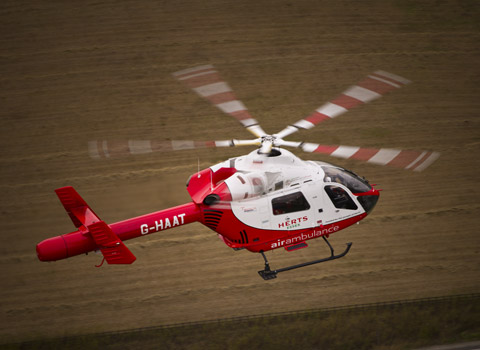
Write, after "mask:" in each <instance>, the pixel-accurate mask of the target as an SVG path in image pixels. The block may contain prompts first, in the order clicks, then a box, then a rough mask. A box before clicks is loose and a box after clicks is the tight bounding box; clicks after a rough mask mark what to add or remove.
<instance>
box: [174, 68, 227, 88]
mask: <svg viewBox="0 0 480 350" xmlns="http://www.w3.org/2000/svg"><path fill="white" fill-rule="evenodd" d="M182 81H183V82H184V83H185V84H186V85H187V86H188V87H190V88H192V89H193V88H197V87H200V86H204V85H208V84H213V83H220V82H223V81H222V79H221V78H220V75H218V74H217V72H212V74H205V75H200V76H198V77H193V78H190V79H186V80H182Z"/></svg>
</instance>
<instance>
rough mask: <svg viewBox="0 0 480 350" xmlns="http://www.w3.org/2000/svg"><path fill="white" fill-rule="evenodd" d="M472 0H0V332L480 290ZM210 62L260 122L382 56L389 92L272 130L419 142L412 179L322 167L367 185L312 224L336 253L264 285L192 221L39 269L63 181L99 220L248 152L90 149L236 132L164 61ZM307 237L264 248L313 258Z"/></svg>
mask: <svg viewBox="0 0 480 350" xmlns="http://www.w3.org/2000/svg"><path fill="white" fill-rule="evenodd" d="M479 23H480V16H479V6H478V3H477V2H475V1H462V2H457V1H422V2H419V1H404V0H390V1H380V0H379V1H369V2H366V1H363V2H361V3H360V2H358V1H355V0H344V1H318V0H300V1H283V0H280V1H266V0H265V1H264V0H260V1H258V0H256V1H233V0H232V1H231V0H214V1H194V0H185V1H163V2H153V1H111V0H110V1H83V2H81V3H78V2H65V1H59V2H51V1H43V2H38V1H37V2H30V1H18V0H17V1H3V2H2V4H1V5H0V33H1V35H0V40H1V41H0V42H1V45H0V62H1V65H0V70H1V74H0V80H1V84H2V87H1V89H0V98H1V109H0V110H1V111H0V114H1V119H0V123H1V124H0V125H1V133H2V137H1V138H0V146H1V147H0V162H1V167H0V181H1V182H0V191H1V192H0V193H1V196H2V202H1V205H0V206H1V207H0V219H1V222H2V229H1V236H0V261H1V265H0V266H1V274H2V275H1V276H2V288H1V290H0V300H1V304H0V305H1V306H0V312H1V315H2V318H1V323H0V329H1V332H0V336H1V338H0V339H1V340H2V341H15V340H26V339H31V338H36V337H45V336H61V335H70V334H78V333H86V332H97V331H107V330H116V329H128V328H135V327H143V326H150V325H159V324H170V323H177V322H186V321H196V320H204V319H214V318H224V317H234V316H241V315H249V314H261V313H270V312H280V311H289V310H298V309H307V308H319V307H328V306H339V305H347V304H358V303H368V302H376V301H389V300H395V299H409V298H417V297H428V296H439V295H449V294H459V293H469V292H479V291H480V251H479V250H480V248H479V246H480V238H479V237H480V236H479V234H478V233H479V229H478V226H479V223H480V222H479V218H478V216H477V215H478V210H479V207H480V204H479V201H478V197H479V195H480V191H479V186H478V180H479V176H478V173H479V171H480V162H479V151H480V132H479V131H480V120H479V117H478V113H479V105H480V102H479V98H478V97H479V95H480V89H479V86H480V75H479V69H478V62H479V45H478V43H479V42H480V38H479V36H480V35H479V26H478V24H479ZM210 63H211V64H214V65H215V66H216V67H217V68H218V69H219V70H220V72H221V74H222V76H223V77H224V78H225V79H226V80H227V81H228V82H229V83H230V85H231V86H232V87H233V88H234V89H235V91H236V93H237V95H238V97H239V98H240V99H241V100H242V101H243V102H244V103H245V104H246V105H247V106H248V107H249V109H250V111H251V113H252V114H253V115H255V117H256V118H257V119H258V120H259V121H260V122H261V123H262V126H263V127H264V129H266V130H267V131H268V132H272V133H274V132H276V131H279V130H280V129H282V128H283V127H284V126H285V125H286V124H287V123H292V122H295V121H297V120H298V119H300V118H302V117H304V116H306V115H308V114H309V113H310V112H311V111H313V110H314V109H315V108H317V107H318V106H320V105H321V104H322V103H323V102H325V101H328V100H329V99H330V98H332V97H335V96H336V94H338V93H339V92H341V91H342V90H343V89H344V88H346V87H348V86H349V85H351V84H354V83H355V82H357V81H359V80H360V79H362V78H363V77H364V76H365V75H366V74H368V73H370V72H372V71H374V70H377V69H382V70H386V71H390V72H393V73H396V74H398V75H401V76H404V77H406V78H408V79H411V80H412V81H413V83H412V84H411V85H409V86H408V87H406V88H404V89H401V90H399V91H396V92H394V93H392V94H390V95H388V96H386V97H384V98H382V99H381V100H378V101H375V102H374V103H372V104H369V105H366V106H363V107H361V108H359V109H356V110H353V111H351V112H349V113H348V114H346V115H345V116H342V117H339V118H337V119H335V120H333V121H328V122H325V123H323V124H322V125H321V126H318V127H317V128H314V129H312V130H309V131H304V132H301V133H297V134H295V135H292V137H290V138H289V139H290V140H305V141H310V142H319V143H323V144H347V145H358V146H364V147H392V148H401V149H420V150H421V149H429V150H435V151H438V152H441V154H442V155H441V157H440V159H439V160H438V161H437V162H436V163H434V164H433V165H432V166H431V167H430V168H428V169H427V170H426V171H424V172H422V173H413V172H409V171H403V170H397V169H390V168H386V167H380V166H375V165H368V164H363V163H359V162H356V161H342V160H332V159H328V158H326V157H322V156H320V155H311V154H302V153H301V152H300V153H299V152H296V153H297V154H298V155H299V156H301V157H302V158H304V159H318V160H326V161H333V162H336V163H337V164H339V165H342V166H346V167H348V168H351V169H353V170H355V171H356V172H357V173H359V174H361V175H363V176H365V177H366V178H368V179H370V180H371V181H372V182H373V183H377V184H379V186H380V187H381V188H383V189H384V192H382V198H381V200H380V202H379V204H378V205H377V207H376V209H375V210H374V212H373V213H372V215H371V216H370V217H368V218H367V219H365V220H364V221H363V222H362V223H361V224H360V225H358V226H357V225H356V226H355V227H351V228H349V229H347V230H344V231H341V232H339V233H337V234H336V235H334V236H332V237H331V242H332V244H333V245H334V246H336V247H338V250H341V249H342V248H343V247H344V243H345V242H349V241H352V242H353V247H352V250H351V252H350V253H349V255H348V256H347V257H346V258H343V259H340V260H337V261H335V262H329V263H326V264H323V265H317V266H313V267H308V268H304V269H301V270H297V271H295V272H286V273H284V274H282V275H280V276H279V278H278V279H277V280H274V281H269V282H264V281H263V280H261V279H260V278H259V276H258V275H257V272H256V271H257V270H259V269H260V268H261V267H262V258H261V257H260V256H259V255H257V254H252V253H249V252H246V251H240V252H234V251H233V250H231V249H229V248H227V247H226V246H225V245H224V244H223V243H222V242H221V241H220V240H219V239H218V238H217V237H216V235H215V233H214V232H212V231H210V230H209V229H207V228H205V227H203V226H202V225H200V224H192V225H190V226H185V227H181V228H177V229H174V230H170V231H166V232H163V233H161V234H154V235H151V236H148V237H143V238H140V239H137V240H134V241H130V242H128V243H127V245H128V247H129V248H130V249H131V250H132V252H133V253H134V254H135V255H136V256H137V261H136V262H135V263H134V264H133V265H131V266H103V267H102V268H99V269H97V268H95V267H94V265H95V264H98V263H99V262H100V261H101V257H100V256H98V255H96V254H90V255H88V256H80V257H76V258H72V259H68V260H65V261H60V262H56V263H41V262H39V261H38V260H37V258H36V254H35V245H36V243H38V242H39V241H41V240H43V239H46V238H48V237H51V236H54V235H58V234H62V233H66V232H69V231H72V230H73V228H74V227H73V226H72V224H71V222H70V220H69V218H68V216H67V215H66V214H65V212H64V210H63V208H62V206H61V204H60V203H59V201H58V199H57V198H56V196H55V194H54V193H53V190H54V189H55V188H57V187H61V186H66V185H73V186H74V187H75V188H76V189H77V190H78V191H79V193H80V194H81V195H82V196H84V198H85V199H86V201H87V202H88V203H90V204H91V206H92V207H93V208H94V210H95V211H96V212H97V213H98V214H99V215H100V216H101V217H102V219H104V220H105V221H107V222H115V221H119V220H123V219H126V218H129V217H133V216H137V215H140V214H144V213H148V212H151V211H155V210H159V209H163V208H166V207H169V206H173V205H177V204H181V203H184V202H186V201H188V200H189V196H188V194H187V192H186V190H185V181H186V179H187V178H188V176H189V175H190V174H191V173H193V172H195V171H196V170H197V159H199V161H200V166H201V167H202V168H205V167H207V166H209V165H210V164H213V163H216V162H218V161H221V160H224V159H227V158H229V157H232V156H234V155H239V154H244V153H247V152H248V151H249V149H248V148H238V149H216V150H196V151H180V152H175V153H165V154H151V155H142V156H137V157H126V158H122V159H117V160H109V161H93V160H92V159H90V158H89V156H88V152H87V147H86V144H87V142H88V141H89V140H92V139H119V140H122V139H126V138H130V139H157V140H168V139H180V140H181V139H191V140H215V139H217V140H218V139H220V140H221V139H230V138H247V137H249V134H248V133H247V132H245V131H244V130H243V129H242V128H241V126H239V124H238V123H237V122H236V121H235V120H233V119H232V118H230V117H228V116H225V115H223V114H221V113H220V112H219V111H218V110H216V109H215V108H213V107H212V106H210V105H209V104H208V103H207V102H205V101H204V100H202V99H200V98H199V97H198V96H196V95H195V94H194V93H192V92H191V91H189V90H187V88H185V87H184V86H183V85H182V84H180V83H178V82H177V81H176V80H175V79H174V78H173V77H172V76H171V75H170V74H171V73H172V72H175V71H177V70H180V69H184V68H188V67H193V66H195V65H200V64H210ZM327 253H328V251H327V249H326V248H325V247H324V245H323V243H322V242H321V241H315V242H312V244H310V247H309V248H308V249H302V250H300V251H297V252H294V253H287V252H285V251H284V250H277V251H274V252H272V253H270V254H269V258H270V259H271V263H272V265H273V266H274V267H280V266H284V265H287V264H289V263H294V262H300V261H304V260H310V259H314V258H317V257H320V256H324V255H325V254H327Z"/></svg>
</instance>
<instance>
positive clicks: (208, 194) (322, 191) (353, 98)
mask: <svg viewBox="0 0 480 350" xmlns="http://www.w3.org/2000/svg"><path fill="white" fill-rule="evenodd" d="M173 75H174V77H176V78H177V79H178V80H180V81H182V82H184V83H185V84H186V85H188V86H189V87H190V88H192V89H193V90H194V91H195V92H196V93H198V94H199V95H200V96H202V97H204V98H206V99H207V100H209V101H210V102H211V103H212V104H213V105H215V106H216V107H217V108H219V109H220V110H221V111H223V112H225V113H227V114H229V115H231V116H232V117H234V118H235V119H237V120H238V121H239V122H240V123H241V124H242V125H243V126H244V127H245V128H246V129H247V130H248V131H250V132H251V133H252V134H253V135H255V139H252V140H228V141H209V142H194V141H163V142H158V141H157V142H156V141H125V142H107V141H92V142H90V143H89V150H90V154H91V156H92V157H93V158H109V157H115V156H119V155H126V154H143V153H150V152H155V151H166V150H183V149H192V148H203V147H230V146H252V145H253V146H258V148H257V149H255V150H254V151H252V152H250V153H249V154H247V155H244V156H239V157H236V158H231V159H228V160H226V161H224V162H222V163H219V164H215V165H213V166H211V167H209V168H208V169H204V170H202V171H199V172H198V173H196V174H193V175H192V176H191V177H190V179H189V180H188V182H187V191H188V193H189V194H190V196H191V198H192V201H191V202H190V203H187V204H183V205H180V206H177V207H173V208H169V209H165V210H161V211H158V212H154V213H151V214H147V215H143V216H140V217H136V218H132V219H128V220H125V221H121V222H117V223H114V224H111V225H108V224H106V223H105V222H104V221H102V220H101V219H99V217H98V216H97V215H96V214H95V213H94V211H93V210H92V209H91V208H90V207H89V206H88V204H87V203H86V202H85V201H84V200H83V199H82V198H81V197H80V196H79V194H78V193H77V192H76V191H75V190H74V189H73V188H72V187H63V188H59V189H57V190H55V192H56V193H57V195H58V197H59V199H60V201H61V202H62V204H63V206H64V207H65V210H66V211H67V213H68V214H69V216H70V218H71V219H72V221H73V223H74V225H75V226H76V228H77V230H76V231H74V232H71V233H67V234H64V235H61V236H57V237H53V238H49V239H46V240H44V241H42V242H40V243H39V244H38V245H37V255H38V258H39V259H40V260H41V261H55V260H60V259H65V258H69V257H72V256H75V255H79V254H84V253H88V252H90V251H98V250H99V251H100V252H101V253H102V254H103V257H104V259H103V261H105V260H106V261H107V263H109V264H131V263H133V262H134V261H135V259H136V258H135V256H134V255H133V254H132V252H131V251H130V250H129V249H128V248H127V247H126V246H125V244H124V243H123V241H126V240H128V239H132V238H136V237H140V236H144V235H149V234H152V233H155V232H159V231H164V230H167V229H170V228H174V227H177V226H181V225H185V224H189V223H192V222H200V223H202V224H204V225H205V226H207V227H209V228H210V229H212V230H214V231H215V232H217V234H218V236H219V237H220V238H221V239H222V240H223V242H225V244H226V245H227V246H228V247H230V248H233V249H235V250H239V249H247V250H249V251H251V252H256V253H260V254H261V255H262V256H263V259H264V260H265V267H264V269H263V270H261V271H258V273H259V274H260V276H261V277H263V278H264V279H265V280H267V279H272V278H275V277H277V274H278V273H279V272H283V271H287V270H292V269H296V268H299V267H303V266H307V265H313V264H317V263H320V262H324V261H328V260H333V259H338V258H340V257H343V256H345V255H346V254H347V253H348V251H349V249H350V247H351V243H348V244H347V247H346V249H345V251H343V252H342V253H341V254H337V255H336V254H335V253H334V250H333V248H332V246H331V245H330V243H329V242H328V240H327V237H328V236H329V235H330V234H332V233H335V232H337V231H340V230H342V229H344V228H346V227H348V226H350V225H352V224H354V223H357V222H359V221H360V220H362V219H363V218H365V217H366V216H367V214H368V213H370V212H371V210H372V209H373V207H374V206H375V204H376V203H377V200H378V198H379V191H378V190H377V189H375V188H374V186H372V185H370V184H369V182H368V181H367V180H366V179H364V178H361V177H359V176H358V175H356V174H355V173H353V172H352V171H349V170H346V169H343V168H341V167H338V166H335V165H332V164H329V163H325V162H320V161H305V160H302V159H300V158H298V157H297V156H295V155H294V154H292V153H291V152H289V151H287V150H285V149H284V148H283V147H293V148H300V149H302V150H303V151H305V152H313V153H322V154H328V155H330V156H334V157H340V158H352V159H359V160H364V161H367V162H369V163H374V164H381V165H392V166H396V167H400V168H405V169H411V170H414V171H422V170H423V169H425V168H426V167H428V166H429V165H430V164H431V163H432V162H434V161H435V160H436V159H437V158H438V156H439V154H438V153H436V152H428V151H404V150H396V149H384V148H382V149H371V148H360V147H352V146H330V145H319V144H313V143H305V142H295V141H286V140H284V138H285V137H287V136H289V135H291V134H293V133H295V132H297V131H298V130H300V129H310V128H313V127H314V126H315V125H317V124H319V123H320V122H322V121H324V120H328V119H332V118H335V117H337V116H339V115H340V114H342V113H345V112H346V111H347V110H349V109H351V108H353V107H355V106H358V105H361V104H364V103H367V102H370V101H372V100H375V99H377V98H379V97H380V96H381V95H383V94H385V93H387V92H389V91H392V90H395V89H397V88H400V87H402V86H404V85H406V84H408V83H409V81H408V80H406V79H404V78H402V77H399V76H397V75H394V74H391V73H387V72H384V71H376V72H375V73H373V74H371V75H369V76H368V77H367V78H365V79H364V80H363V81H361V82H360V83H358V84H357V85H355V86H352V87H350V88H348V89H347V90H346V91H345V92H343V93H342V94H340V95H339V96H338V97H337V98H335V99H333V100H332V101H330V102H327V103H326V104H324V105H322V106H321V107H319V108H318V109H317V110H316V111H315V112H313V113H312V114H311V115H310V116H308V117H307V118H305V119H302V120H299V121H297V122H296V123H294V124H292V125H289V126H287V127H286V128H285V129H283V130H281V131H280V132H278V133H276V134H272V135H270V134H267V133H266V132H265V131H264V130H263V129H262V127H261V126H260V125H259V124H258V122H257V120H255V119H254V118H253V117H252V116H251V115H250V114H249V112H248V110H247V108H246V107H245V106H244V105H243V103H242V102H241V101H239V100H238V99H237V98H236V97H235V95H234V93H233V91H232V89H231V88H230V86H229V85H228V84H227V83H226V82H224V81H223V80H222V79H221V78H220V76H219V74H218V72H217V71H216V70H215V68H214V67H213V66H212V65H205V66H199V67H195V68H190V69H186V70H182V71H180V72H177V73H174V74H173ZM318 237H322V238H323V239H324V240H325V242H326V243H327V245H328V246H329V248H330V251H331V255H330V256H329V257H326V258H323V259H319V260H315V261H310V262H306V263H301V264H298V265H294V266H289V267H285V268H281V269H276V270H273V269H271V268H270V265H269V262H268V260H267V258H266V256H265V254H264V252H266V251H269V250H272V249H278V248H284V249H286V250H287V251H294V250H297V249H300V248H304V247H307V243H306V241H308V240H310V239H313V238H318ZM103 261H102V263H103Z"/></svg>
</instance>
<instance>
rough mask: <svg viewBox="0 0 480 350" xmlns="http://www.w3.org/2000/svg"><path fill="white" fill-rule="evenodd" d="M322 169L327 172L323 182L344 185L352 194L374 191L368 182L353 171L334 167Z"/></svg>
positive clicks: (323, 167)
mask: <svg viewBox="0 0 480 350" xmlns="http://www.w3.org/2000/svg"><path fill="white" fill-rule="evenodd" d="M322 169H323V171H324V172H325V178H324V179H323V181H325V182H336V183H339V184H342V185H344V186H346V187H347V188H348V189H349V190H350V191H352V193H363V192H368V191H370V190H371V189H372V187H371V186H370V185H369V184H368V182H367V181H366V180H364V179H362V178H361V177H359V176H358V175H357V174H355V173H353V172H351V171H348V170H345V169H342V168H337V167H333V166H322Z"/></svg>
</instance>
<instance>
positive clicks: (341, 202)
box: [325, 186, 358, 210]
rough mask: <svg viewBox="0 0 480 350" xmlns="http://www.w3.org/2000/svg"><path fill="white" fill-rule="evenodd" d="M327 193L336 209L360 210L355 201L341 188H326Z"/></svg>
mask: <svg viewBox="0 0 480 350" xmlns="http://www.w3.org/2000/svg"><path fill="white" fill-rule="evenodd" d="M325 192H327V194H328V197H330V199H331V200H332V202H333V205H334V206H335V208H338V209H349V210H356V209H358V207H357V205H356V204H355V202H354V201H353V199H352V198H351V197H350V196H349V195H348V193H347V191H345V190H344V189H343V188H341V187H339V186H325Z"/></svg>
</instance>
